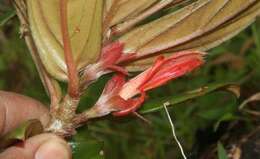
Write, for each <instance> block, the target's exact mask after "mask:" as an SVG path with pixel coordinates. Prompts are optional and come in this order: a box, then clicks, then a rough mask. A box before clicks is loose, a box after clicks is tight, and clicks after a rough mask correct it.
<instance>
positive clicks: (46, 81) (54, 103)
mask: <svg viewBox="0 0 260 159" xmlns="http://www.w3.org/2000/svg"><path fill="white" fill-rule="evenodd" d="M12 2H13V4H14V7H15V9H16V11H17V15H18V17H19V19H20V22H21V31H22V33H21V34H22V36H23V37H24V39H25V42H26V44H27V46H28V48H29V51H30V54H31V56H32V58H33V61H34V63H35V65H36V68H37V70H38V72H39V75H40V78H41V80H42V83H43V85H44V87H45V89H46V92H47V93H48V94H49V96H50V99H51V106H50V109H51V112H53V111H55V110H57V109H58V108H57V107H58V103H59V100H60V95H59V92H58V90H57V89H56V87H55V84H54V82H55V81H54V79H52V78H51V76H50V75H49V74H48V73H47V71H46V70H45V68H44V66H43V64H42V62H41V59H40V56H39V53H38V50H37V47H36V45H35V43H34V40H33V37H32V35H31V33H30V29H29V21H28V19H27V13H26V4H25V2H24V1H21V0H13V1H12Z"/></svg>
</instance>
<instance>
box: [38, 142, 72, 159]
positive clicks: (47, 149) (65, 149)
mask: <svg viewBox="0 0 260 159" xmlns="http://www.w3.org/2000/svg"><path fill="white" fill-rule="evenodd" d="M70 152H71V150H70V147H69V146H68V144H67V143H66V142H64V141H63V140H61V139H54V140H48V141H46V142H45V143H43V144H42V145H41V146H40V147H39V149H38V150H37V151H36V153H35V159H70V158H71V153H70Z"/></svg>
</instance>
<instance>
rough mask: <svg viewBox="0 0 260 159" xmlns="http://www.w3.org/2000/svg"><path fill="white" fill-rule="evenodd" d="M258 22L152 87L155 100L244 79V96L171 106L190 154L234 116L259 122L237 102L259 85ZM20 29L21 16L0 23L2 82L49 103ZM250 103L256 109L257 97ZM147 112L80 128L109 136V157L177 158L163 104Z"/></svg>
mask: <svg viewBox="0 0 260 159" xmlns="http://www.w3.org/2000/svg"><path fill="white" fill-rule="evenodd" d="M6 9H8V7H5V6H4V5H2V4H1V3H0V16H1V15H3V14H4V11H6ZM259 28H260V22H259V20H258V21H257V22H256V23H255V24H254V25H253V26H251V27H249V28H248V29H247V30H245V31H244V32H242V33H240V34H239V35H238V36H237V37H236V38H234V39H232V40H230V41H227V42H225V43H224V44H222V45H221V46H219V47H217V48H215V49H212V50H211V51H209V55H208V56H207V58H206V60H207V63H206V64H205V66H204V67H203V68H202V69H200V70H198V71H196V72H194V73H192V74H190V75H188V76H186V77H183V78H181V79H178V80H176V81H173V82H171V83H169V84H168V85H166V86H164V87H162V88H159V89H157V90H155V91H152V92H150V94H149V98H150V99H151V100H156V99H157V98H161V97H164V96H170V95H176V94H179V93H183V92H185V91H187V90H193V89H195V88H198V87H201V86H204V85H208V84H210V83H213V82H214V83H215V82H216V83H223V82H238V83H239V84H241V93H242V94H241V97H240V100H239V101H237V100H236V99H235V98H234V97H233V96H230V94H228V93H226V92H215V93H211V94H208V95H206V96H203V97H199V98H197V99H193V100H191V101H188V102H185V103H182V104H179V105H175V106H174V107H173V108H170V109H169V111H170V113H171V115H172V117H173V120H174V124H175V127H176V131H177V135H178V137H179V139H180V141H181V143H182V144H183V147H184V149H185V151H186V154H188V156H189V157H190V158H198V155H199V153H200V152H201V151H202V150H203V149H204V147H205V146H207V145H209V144H211V143H216V141H217V140H218V139H219V138H220V137H221V136H222V134H223V133H224V132H225V131H226V124H227V123H228V122H230V121H234V120H236V121H240V120H242V121H245V123H246V126H245V127H243V128H242V129H245V130H248V129H252V128H254V126H255V123H256V122H253V120H251V119H252V117H251V116H250V115H247V114H244V113H241V112H239V111H238V106H239V104H240V103H241V102H242V101H244V100H245V99H247V98H248V97H250V96H251V95H253V94H255V93H257V92H259V90H260V85H259V81H260V62H259V61H260V29H259ZM18 32H19V25H18V20H17V19H16V18H14V19H12V20H11V21H8V22H7V23H6V24H5V25H4V26H2V27H1V28H0V88H1V89H2V90H8V91H14V92H19V93H22V94H25V95H29V96H32V97H34V98H36V99H39V100H41V101H42V102H44V103H47V102H48V101H47V98H46V95H45V92H44V89H43V86H42V84H41V81H40V79H39V77H38V74H37V71H36V69H35V66H34V64H33V62H32V59H31V57H30V54H29V52H28V50H27V48H26V46H25V44H24V41H23V40H22V39H20V38H19V34H18ZM106 80H107V78H106V77H104V78H102V79H101V80H100V81H99V82H97V83H95V84H93V85H92V86H91V89H90V90H88V92H86V95H85V96H84V98H83V99H82V101H81V107H85V108H86V107H87V106H91V105H92V104H93V103H94V102H95V100H96V99H97V98H98V97H99V94H100V93H101V90H102V88H103V86H104V83H105V81H106ZM148 102H149V101H148ZM249 107H250V108H252V109H257V108H256V107H255V105H254V103H253V104H249ZM85 108H84V109H85ZM144 117H145V118H146V119H148V120H149V121H150V122H151V124H150V125H149V124H147V123H145V122H143V121H142V120H140V119H139V118H137V117H135V116H133V117H129V118H130V119H131V120H130V119H129V118H124V119H120V118H112V117H108V118H111V120H99V121H95V123H92V122H91V123H89V125H88V128H82V129H81V130H79V132H80V134H82V133H83V134H84V133H85V132H86V129H88V130H89V133H88V135H89V136H90V137H95V138H98V139H99V140H101V141H104V144H105V145H104V153H105V154H106V156H107V157H106V158H108V159H110V158H111V159H117V158H124V159H133V158H136V159H146V158H147V159H153V158H154V159H157V158H169V159H171V158H178V157H177V156H179V151H178V148H177V145H176V144H175V143H174V142H173V140H172V136H171V129H170V126H169V123H168V122H167V118H166V116H165V112H164V111H163V110H162V111H160V112H157V113H152V114H149V115H145V116H144ZM86 139H88V138H86Z"/></svg>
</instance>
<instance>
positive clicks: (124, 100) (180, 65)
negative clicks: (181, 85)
mask: <svg viewBox="0 0 260 159" xmlns="http://www.w3.org/2000/svg"><path fill="white" fill-rule="evenodd" d="M203 56H204V53H202V52H198V51H184V52H178V53H176V54H174V55H172V56H170V57H169V58H164V57H163V56H160V57H159V58H158V59H157V60H156V62H155V64H154V65H153V66H152V67H151V68H149V69H147V70H146V71H144V72H143V73H141V74H139V75H137V76H136V77H135V78H133V79H131V80H129V81H128V82H125V77H124V76H125V75H123V74H117V75H116V76H114V77H113V78H112V79H111V80H110V81H109V82H108V83H107V85H106V87H105V89H104V91H103V93H102V95H101V98H100V100H99V101H98V103H97V104H98V105H100V106H101V105H103V106H101V107H110V108H109V109H110V111H115V112H114V113H113V115H115V116H124V115H127V114H129V113H132V112H135V111H136V110H137V109H138V108H139V107H140V106H141V105H142V103H143V102H144V100H145V96H146V95H145V94H146V93H145V92H146V91H148V90H150V89H153V88H156V87H159V86H161V85H163V84H165V83H167V82H168V81H170V80H172V79H176V78H178V77H180V76H182V75H184V74H186V73H188V72H190V71H192V70H194V69H196V68H198V67H199V66H201V65H202V64H203V63H204V60H203ZM138 94H141V96H140V97H134V96H136V95H138ZM133 97H134V98H133ZM102 98H103V99H102ZM106 110H107V109H106Z"/></svg>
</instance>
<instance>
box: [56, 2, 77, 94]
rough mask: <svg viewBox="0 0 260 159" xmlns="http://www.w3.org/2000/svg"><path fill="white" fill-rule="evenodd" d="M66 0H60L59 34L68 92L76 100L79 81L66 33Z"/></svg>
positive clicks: (67, 32) (67, 33)
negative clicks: (60, 33) (66, 72)
mask: <svg viewBox="0 0 260 159" xmlns="http://www.w3.org/2000/svg"><path fill="white" fill-rule="evenodd" d="M67 4H68V0H60V17H61V32H62V40H63V45H64V56H65V62H66V65H67V70H68V83H69V84H68V85H69V86H68V92H69V95H70V96H71V97H75V98H77V97H78V96H79V80H78V74H77V68H76V64H75V62H74V60H73V56H72V49H71V43H70V39H69V31H68V22H67V17H68V11H67Z"/></svg>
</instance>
